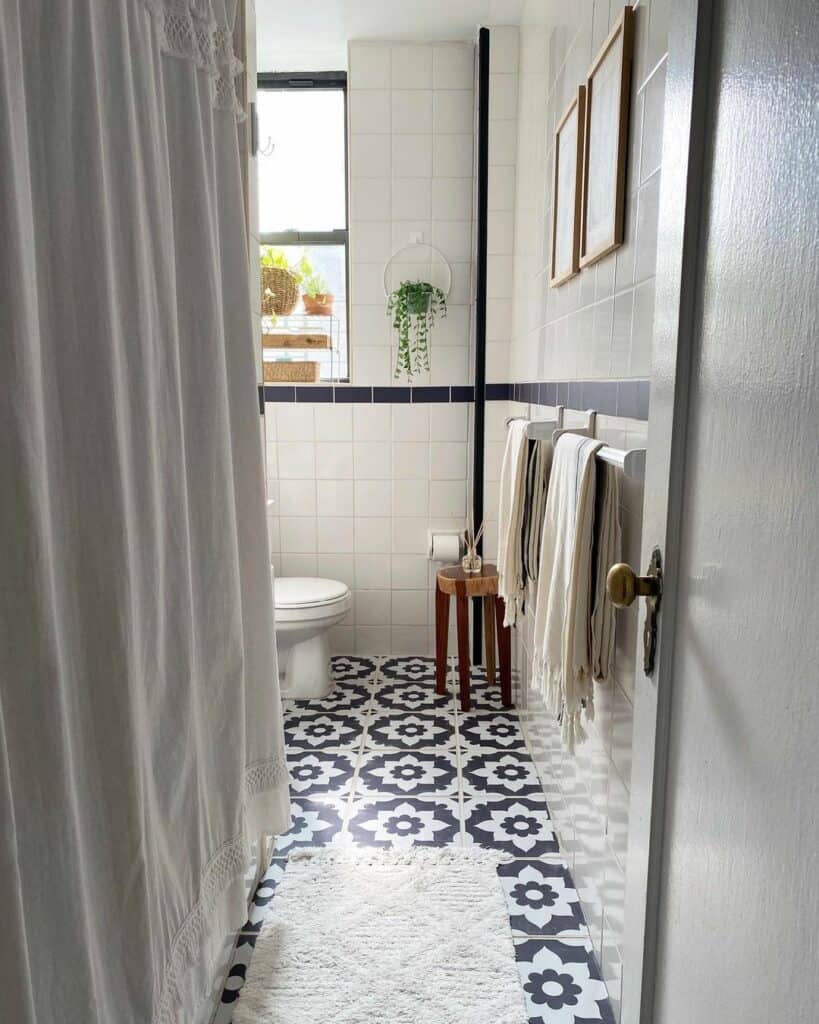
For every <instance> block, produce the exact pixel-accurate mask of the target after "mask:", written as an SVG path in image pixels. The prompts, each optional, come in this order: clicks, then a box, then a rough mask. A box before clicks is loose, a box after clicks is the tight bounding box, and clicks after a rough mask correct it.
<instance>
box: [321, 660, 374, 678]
mask: <svg viewBox="0 0 819 1024" xmlns="http://www.w3.org/2000/svg"><path fill="white" fill-rule="evenodd" d="M377 673H378V661H377V659H376V658H362V657H360V656H358V655H352V654H336V655H334V656H333V657H332V658H331V659H330V674H331V675H332V677H333V679H335V680H336V681H337V682H345V681H349V680H355V681H356V682H372V681H373V680H374V679H375V677H376V675H377Z"/></svg>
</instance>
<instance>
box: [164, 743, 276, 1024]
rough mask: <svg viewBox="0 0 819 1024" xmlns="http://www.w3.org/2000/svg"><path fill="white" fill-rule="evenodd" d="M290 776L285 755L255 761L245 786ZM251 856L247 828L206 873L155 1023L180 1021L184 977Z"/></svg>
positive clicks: (260, 786)
mask: <svg viewBox="0 0 819 1024" xmlns="http://www.w3.org/2000/svg"><path fill="white" fill-rule="evenodd" d="M289 782H290V775H289V773H288V770H287V761H286V760H285V757H284V755H283V754H282V755H280V756H278V757H274V758H268V759H266V760H263V761H254V762H253V764H250V765H248V766H247V767H246V768H245V771H244V789H245V794H246V795H247V796H253V795H254V794H256V793H260V792H262V791H264V790H265V789H272V788H274V787H275V786H279V785H281V786H287V785H289ZM248 859H249V849H248V842H247V836H246V834H245V831H244V830H242V832H241V833H240V834H239V835H236V836H233V837H232V838H231V839H228V841H227V842H226V843H224V844H223V845H222V846H221V847H220V848H219V849H218V850H217V851H216V853H215V854H214V856H213V857H212V859H211V861H210V863H209V864H208V866H207V867H206V868H205V870H204V872H203V874H202V885H201V888H200V891H199V899H198V900H197V901H196V903H195V904H194V905H193V907H192V908H191V909H190V911H189V913H188V915H187V917H186V918H185V920H184V921H183V922H182V924H181V925H180V927H179V930H178V931H177V933H176V935H175V937H174V940H173V943H172V945H171V952H170V956H169V957H168V965H167V967H166V969H165V981H164V984H163V986H162V994H161V996H160V1000H159V1006H158V1007H157V1009H156V1012H155V1013H154V1015H153V1020H152V1022H151V1024H178V1011H179V1007H180V1005H181V1004H182V1000H183V999H184V997H185V990H184V984H183V982H184V977H185V973H186V971H187V970H188V968H189V967H190V965H191V964H193V963H195V962H196V961H197V960H198V959H199V956H200V954H201V950H202V940H203V938H204V936H205V935H206V934H207V932H208V931H209V926H210V921H211V917H212V915H213V911H214V908H215V907H216V904H217V901H218V899H219V897H220V896H221V895H222V893H223V892H224V890H225V889H226V888H227V886H228V885H229V884H230V882H232V881H233V880H234V879H235V878H237V877H238V876H239V875H242V874H244V871H245V867H246V865H247V862H248Z"/></svg>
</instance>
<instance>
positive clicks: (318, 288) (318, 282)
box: [301, 272, 330, 298]
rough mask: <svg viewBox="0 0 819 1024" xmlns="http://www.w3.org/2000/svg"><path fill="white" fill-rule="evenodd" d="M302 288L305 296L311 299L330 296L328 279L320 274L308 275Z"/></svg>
mask: <svg viewBox="0 0 819 1024" xmlns="http://www.w3.org/2000/svg"><path fill="white" fill-rule="evenodd" d="M301 288H302V291H303V292H304V294H305V295H309V296H310V297H311V298H315V297H316V296H317V295H328V294H329V292H330V286H329V285H328V284H327V278H325V277H324V276H323V275H322V274H319V273H318V272H311V273H310V274H308V275H307V276H306V277H305V278H304V280H303V281H302V283H301Z"/></svg>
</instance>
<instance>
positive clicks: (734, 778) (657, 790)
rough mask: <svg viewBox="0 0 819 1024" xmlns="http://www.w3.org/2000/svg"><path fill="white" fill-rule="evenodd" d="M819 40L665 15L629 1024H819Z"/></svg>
mask: <svg viewBox="0 0 819 1024" xmlns="http://www.w3.org/2000/svg"><path fill="white" fill-rule="evenodd" d="M818 35H819V33H818V32H817V18H816V11H815V7H814V6H813V5H811V4H801V3H799V2H798V0H787V2H783V3H780V4H776V5H771V4H769V3H768V2H767V0H714V2H713V3H712V2H704V0H700V2H696V0H680V2H675V4H674V5H672V20H671V25H670V30H669V69H668V88H667V94H666V108H665V129H664V152H663V181H662V186H661V187H662V194H661V205H660V237H659V244H658V268H657V300H656V313H655V317H656V321H655V338H654V348H653V366H652V392H651V413H650V419H649V456H648V466H647V477H646V490H645V495H646V498H645V508H644V530H643V545H644V546H643V563H644V564H643V566H641V567H640V568H641V569H643V570H644V569H645V565H646V563H647V561H648V558H649V556H650V553H651V550H652V548H653V547H654V546H655V545H658V546H659V547H660V548H661V549H662V551H663V555H664V561H665V566H664V576H665V578H664V590H663V598H662V605H661V614H660V632H659V646H658V652H657V654H658V657H657V666H656V669H655V672H654V674H653V675H652V676H651V677H647V676H645V675H642V676H641V675H640V672H639V664H640V659H638V678H637V685H636V694H635V722H634V747H633V750H634V762H633V769H632V771H633V774H632V795H631V818H630V831H629V857H628V879H627V895H626V918H625V929H626V940H625V949H624V955H623V1002H622V1021H623V1024H637V1022H640V1024H648V1022H649V1021H651V1022H654V1024H666V1022H668V1024H677V1022H679V1021H696V1022H698V1024H740V1022H742V1024H746V1022H756V1021H759V1022H760V1024H761V1022H767V1021H782V1022H785V1021H787V1022H794V1024H797V1022H808V1021H813V1020H816V1019H817V1013H819V1011H817V1006H819V971H817V962H818V961H819V953H818V952H817V931H816V921H817V918H818V917H819V863H818V862H817V848H818V847H819V614H818V613H817V597H819V585H817V579H819V574H818V573H817V570H819V565H817V563H818V562H819V558H818V557H817V555H818V554H819V507H817V497H819V490H818V489H817V484H816V475H817V462H818V461H819V350H818V346H817V327H816V325H817V322H819V302H817V280H818V279H819V238H817V209H819V202H818V200H819V194H818V193H817V180H819V153H818V151H817V137H819V136H818V135H817V123H816V112H817V109H818V108H819V88H817V71H816V61H815V55H816V52H817V48H818V47H819V38H817V37H818ZM666 168H668V173H667V172H666ZM634 568H635V569H637V568H638V567H637V566H635V567H634ZM641 614H642V613H641Z"/></svg>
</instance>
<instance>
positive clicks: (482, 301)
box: [472, 28, 489, 664]
mask: <svg viewBox="0 0 819 1024" xmlns="http://www.w3.org/2000/svg"><path fill="white" fill-rule="evenodd" d="M488 196H489V29H488V28H482V29H480V31H479V32H478V207H477V211H476V219H477V225H476V229H477V230H476V235H477V253H476V281H475V416H474V432H473V435H472V456H473V460H474V461H473V466H472V522H473V523H474V526H475V529H476V530H477V529H478V528H479V526H480V524H481V523H482V522H483V461H484V434H485V404H486V264H487V253H486V249H487V217H488V208H489V202H488ZM478 551H479V552H482V551H483V540H481V541H480V543H479V544H478ZM482 631H483V621H482V617H481V600H480V598H476V599H475V600H474V601H473V602H472V661H473V663H474V664H479V663H480V662H481V661H483V655H482V650H481V648H482V644H481V636H482Z"/></svg>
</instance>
